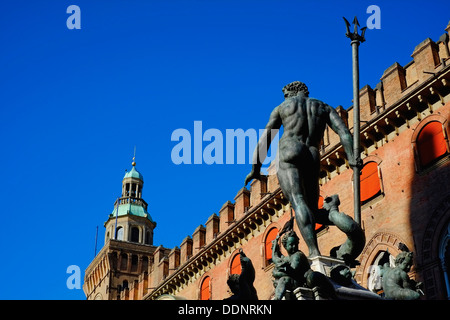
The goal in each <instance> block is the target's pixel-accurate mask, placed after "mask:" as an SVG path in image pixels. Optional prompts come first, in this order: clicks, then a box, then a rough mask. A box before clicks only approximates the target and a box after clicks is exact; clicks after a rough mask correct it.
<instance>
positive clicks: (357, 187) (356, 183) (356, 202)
mask: <svg viewBox="0 0 450 320" xmlns="http://www.w3.org/2000/svg"><path fill="white" fill-rule="evenodd" d="M351 45H352V56H353V155H354V157H355V159H354V160H355V162H354V163H356V164H358V163H359V162H360V152H359V145H360V137H359V131H360V120H359V113H360V111H359V57H358V49H359V41H358V40H353V41H352V43H351ZM353 188H354V191H353V192H354V195H353V208H354V214H355V221H356V223H357V224H359V225H361V179H360V168H358V167H356V168H354V169H353Z"/></svg>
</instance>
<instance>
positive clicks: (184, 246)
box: [180, 236, 192, 265]
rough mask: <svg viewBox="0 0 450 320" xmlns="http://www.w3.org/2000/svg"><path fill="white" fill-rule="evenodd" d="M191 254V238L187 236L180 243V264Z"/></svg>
mask: <svg viewBox="0 0 450 320" xmlns="http://www.w3.org/2000/svg"><path fill="white" fill-rule="evenodd" d="M191 256H192V238H191V236H187V237H186V238H184V239H183V241H182V242H181V245H180V265H182V264H184V263H185V262H186V261H188V260H189V259H190V257H191Z"/></svg>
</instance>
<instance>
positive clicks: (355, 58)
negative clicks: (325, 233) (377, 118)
mask: <svg viewBox="0 0 450 320" xmlns="http://www.w3.org/2000/svg"><path fill="white" fill-rule="evenodd" d="M344 21H345V24H346V27H347V33H346V34H345V35H346V36H347V38H350V39H351V40H352V42H351V43H350V44H351V46H352V67H353V157H354V158H353V159H352V160H353V163H354V167H353V168H352V169H353V210H354V216H355V221H356V223H358V224H359V225H361V180H360V173H361V172H360V171H361V153H360V151H359V150H360V148H359V146H360V136H359V134H360V119H359V113H360V111H359V51H358V49H359V44H360V43H361V42H364V41H365V39H364V33H365V32H366V27H363V28H361V35H359V34H358V26H359V23H358V19H357V18H356V17H355V19H354V20H353V24H354V27H355V28H354V32H353V33H351V32H350V23H349V22H348V21H347V19H345V18H344Z"/></svg>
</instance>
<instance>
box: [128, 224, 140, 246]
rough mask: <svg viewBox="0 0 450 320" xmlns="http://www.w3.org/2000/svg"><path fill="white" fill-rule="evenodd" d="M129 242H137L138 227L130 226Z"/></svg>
mask: <svg viewBox="0 0 450 320" xmlns="http://www.w3.org/2000/svg"><path fill="white" fill-rule="evenodd" d="M130 241H131V242H139V228H138V227H132V228H131V239H130Z"/></svg>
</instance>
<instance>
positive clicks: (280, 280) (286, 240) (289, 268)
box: [272, 230, 336, 300]
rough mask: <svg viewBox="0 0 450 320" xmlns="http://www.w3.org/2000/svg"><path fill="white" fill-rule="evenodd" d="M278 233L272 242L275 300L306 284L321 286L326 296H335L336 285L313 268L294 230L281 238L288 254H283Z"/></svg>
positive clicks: (311, 286) (307, 285)
mask: <svg viewBox="0 0 450 320" xmlns="http://www.w3.org/2000/svg"><path fill="white" fill-rule="evenodd" d="M279 238H280V235H279V234H278V235H277V237H276V238H275V240H274V241H273V243H272V261H273V263H274V264H275V268H274V269H273V272H272V274H273V277H274V278H275V281H274V285H275V297H274V300H281V299H282V298H283V297H285V295H286V291H287V290H290V291H294V289H295V288H297V287H301V286H305V287H308V288H311V289H312V288H314V287H319V290H320V291H321V292H322V294H324V295H325V296H328V297H330V298H335V297H336V294H335V291H334V287H333V285H332V284H331V282H330V281H328V279H327V278H326V277H325V275H323V274H322V273H320V272H315V271H313V270H312V269H311V267H310V265H309V261H308V259H307V257H306V256H305V254H304V253H303V252H302V251H300V250H299V249H298V244H299V238H298V236H297V234H296V233H295V232H294V231H293V230H289V231H288V232H286V233H285V234H284V235H283V238H282V240H281V242H282V244H283V247H284V248H285V249H286V251H287V253H288V256H284V255H282V254H281V251H280V246H279V244H278V240H279Z"/></svg>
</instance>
